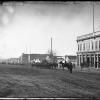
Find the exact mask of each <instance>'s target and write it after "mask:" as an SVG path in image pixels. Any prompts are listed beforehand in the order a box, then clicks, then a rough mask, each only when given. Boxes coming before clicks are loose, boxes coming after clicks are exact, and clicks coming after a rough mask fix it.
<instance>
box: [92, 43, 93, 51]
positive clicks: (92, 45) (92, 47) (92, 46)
mask: <svg viewBox="0 0 100 100" xmlns="http://www.w3.org/2000/svg"><path fill="white" fill-rule="evenodd" d="M92 50H93V42H92Z"/></svg>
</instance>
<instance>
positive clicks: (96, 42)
mask: <svg viewBox="0 0 100 100" xmlns="http://www.w3.org/2000/svg"><path fill="white" fill-rule="evenodd" d="M95 50H97V41H95Z"/></svg>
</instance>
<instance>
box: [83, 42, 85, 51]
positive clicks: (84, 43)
mask: <svg viewBox="0 0 100 100" xmlns="http://www.w3.org/2000/svg"><path fill="white" fill-rule="evenodd" d="M83 50H84V51H85V43H84V44H83Z"/></svg>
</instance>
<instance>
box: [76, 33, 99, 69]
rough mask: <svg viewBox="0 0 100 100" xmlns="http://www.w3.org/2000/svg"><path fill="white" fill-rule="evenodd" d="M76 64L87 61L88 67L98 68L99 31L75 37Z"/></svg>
mask: <svg viewBox="0 0 100 100" xmlns="http://www.w3.org/2000/svg"><path fill="white" fill-rule="evenodd" d="M77 44H78V51H77V65H78V66H80V65H81V63H84V62H87V63H88V64H89V66H90V67H94V68H100V31H97V32H95V33H90V34H86V35H82V36H78V37H77Z"/></svg>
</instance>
